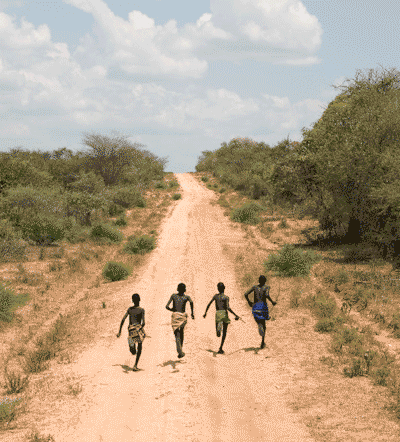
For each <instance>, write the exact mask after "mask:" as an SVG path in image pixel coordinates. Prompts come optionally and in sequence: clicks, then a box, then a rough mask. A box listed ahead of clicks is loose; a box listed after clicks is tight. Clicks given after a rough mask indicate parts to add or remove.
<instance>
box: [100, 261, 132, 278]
mask: <svg viewBox="0 0 400 442" xmlns="http://www.w3.org/2000/svg"><path fill="white" fill-rule="evenodd" d="M130 273H131V270H130V269H129V268H128V267H127V266H126V265H125V264H123V263H121V262H115V261H109V262H108V263H107V264H106V265H105V267H104V269H103V276H104V277H105V278H107V279H109V280H110V281H121V280H122V279H126V278H127V277H128V276H129V275H130Z"/></svg>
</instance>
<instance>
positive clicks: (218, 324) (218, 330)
mask: <svg viewBox="0 0 400 442" xmlns="http://www.w3.org/2000/svg"><path fill="white" fill-rule="evenodd" d="M215 328H216V330H217V336H218V337H220V336H221V323H220V322H216V323H215Z"/></svg>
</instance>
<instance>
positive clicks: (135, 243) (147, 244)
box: [124, 235, 156, 255]
mask: <svg viewBox="0 0 400 442" xmlns="http://www.w3.org/2000/svg"><path fill="white" fill-rule="evenodd" d="M155 247H156V240H155V238H154V237H153V236H149V235H142V236H138V237H135V236H131V237H129V238H128V242H127V243H126V244H125V246H124V252H125V253H129V254H141V255H144V254H145V253H148V252H151V251H152V250H153V249H155Z"/></svg>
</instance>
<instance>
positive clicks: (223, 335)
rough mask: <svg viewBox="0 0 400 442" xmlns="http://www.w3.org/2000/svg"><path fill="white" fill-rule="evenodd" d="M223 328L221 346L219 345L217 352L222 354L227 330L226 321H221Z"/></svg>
mask: <svg viewBox="0 0 400 442" xmlns="http://www.w3.org/2000/svg"><path fill="white" fill-rule="evenodd" d="M223 326H224V328H223V329H222V340H221V346H220V347H219V350H218V353H219V354H222V355H223V354H224V350H222V347H223V345H224V342H225V338H226V331H227V330H228V324H227V323H226V322H224V323H223Z"/></svg>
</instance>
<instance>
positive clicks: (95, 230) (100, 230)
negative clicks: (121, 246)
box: [90, 223, 124, 243]
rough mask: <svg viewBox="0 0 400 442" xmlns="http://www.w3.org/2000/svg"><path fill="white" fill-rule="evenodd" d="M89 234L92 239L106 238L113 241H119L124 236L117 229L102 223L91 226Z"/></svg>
mask: <svg viewBox="0 0 400 442" xmlns="http://www.w3.org/2000/svg"><path fill="white" fill-rule="evenodd" d="M90 235H91V237H92V238H93V239H97V240H102V239H106V240H108V241H110V242H113V243H120V242H121V241H122V240H123V238H124V235H123V234H122V233H121V232H120V231H119V230H116V229H114V228H113V227H112V226H110V225H107V224H103V223H99V224H96V225H95V226H93V227H92V229H91V231H90Z"/></svg>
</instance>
